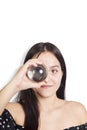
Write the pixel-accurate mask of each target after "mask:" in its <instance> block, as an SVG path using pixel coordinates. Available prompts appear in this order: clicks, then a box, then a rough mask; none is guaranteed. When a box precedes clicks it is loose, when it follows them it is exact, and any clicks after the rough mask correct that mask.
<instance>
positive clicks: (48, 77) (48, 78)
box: [44, 72, 50, 82]
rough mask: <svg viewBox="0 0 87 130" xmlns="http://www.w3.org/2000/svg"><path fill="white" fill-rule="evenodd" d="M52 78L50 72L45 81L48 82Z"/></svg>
mask: <svg viewBox="0 0 87 130" xmlns="http://www.w3.org/2000/svg"><path fill="white" fill-rule="evenodd" d="M49 80H50V74H49V72H48V74H47V77H46V78H45V80H44V81H45V82H48V81H49Z"/></svg>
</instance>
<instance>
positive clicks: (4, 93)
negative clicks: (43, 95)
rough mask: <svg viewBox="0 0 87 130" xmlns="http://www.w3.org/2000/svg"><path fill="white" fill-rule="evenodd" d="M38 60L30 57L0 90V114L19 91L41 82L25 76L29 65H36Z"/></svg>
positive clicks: (36, 85)
mask: <svg viewBox="0 0 87 130" xmlns="http://www.w3.org/2000/svg"><path fill="white" fill-rule="evenodd" d="M38 63H39V61H38V60H37V59H32V60H29V61H28V62H26V63H25V64H24V65H23V66H22V67H20V68H19V70H18V71H17V73H16V74H15V76H14V77H13V79H12V80H11V81H10V82H9V83H8V84H7V85H6V86H5V87H4V88H3V89H2V90H1V91H0V115H1V114H2V112H3V110H4V108H5V107H6V106H7V104H8V102H9V101H10V99H11V98H12V97H13V96H14V95H15V94H16V93H17V92H19V91H21V90H24V89H28V88H38V87H40V86H41V84H42V82H40V83H36V82H33V81H31V80H29V79H28V78H27V76H26V73H27V69H28V67H29V66H31V65H37V64H38Z"/></svg>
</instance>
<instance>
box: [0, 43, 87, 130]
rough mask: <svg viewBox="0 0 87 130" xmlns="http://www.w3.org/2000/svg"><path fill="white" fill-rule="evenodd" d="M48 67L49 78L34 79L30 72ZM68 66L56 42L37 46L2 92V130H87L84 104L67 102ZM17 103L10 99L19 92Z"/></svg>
mask: <svg viewBox="0 0 87 130" xmlns="http://www.w3.org/2000/svg"><path fill="white" fill-rule="evenodd" d="M38 65H44V66H45V67H46V70H47V77H46V78H45V79H44V80H43V81H40V82H36V81H33V80H31V79H30V78H29V77H28V75H27V72H28V69H29V68H30V67H31V66H35V67H37V66H38ZM65 82H66V66H65V61H64V58H63V56H62V54H61V52H60V50H59V49H58V48H57V47H56V46H55V45H53V44H52V43H48V42H46V43H42V42H41V43H37V44H35V45H34V46H33V47H31V48H30V50H29V51H28V53H27V55H26V57H25V60H24V64H23V65H22V66H21V67H20V68H19V70H18V71H17V73H16V75H15V76H14V77H13V79H12V80H11V81H10V82H9V83H8V84H7V85H6V86H5V87H4V88H3V89H2V90H1V92H0V115H1V116H0V130H71V129H72V130H78V129H80V130H87V124H86V122H87V113H86V109H85V108H84V106H83V105H82V104H81V103H78V102H74V101H66V100H65ZM17 92H19V94H18V98H17V102H14V103H12V102H10V103H9V100H10V99H11V98H12V97H13V96H14V95H15V94H16V93H17Z"/></svg>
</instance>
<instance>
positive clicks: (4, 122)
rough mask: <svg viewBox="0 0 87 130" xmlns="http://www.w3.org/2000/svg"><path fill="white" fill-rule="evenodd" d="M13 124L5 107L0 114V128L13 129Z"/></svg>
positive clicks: (1, 129) (3, 129) (0, 129)
mask: <svg viewBox="0 0 87 130" xmlns="http://www.w3.org/2000/svg"><path fill="white" fill-rule="evenodd" d="M15 126H16V124H15V122H14V120H13V118H12V116H11V114H10V113H9V112H8V111H7V110H6V109H5V110H4V111H3V113H2V115H1V116H0V130H15Z"/></svg>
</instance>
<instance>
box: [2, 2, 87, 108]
mask: <svg viewBox="0 0 87 130" xmlns="http://www.w3.org/2000/svg"><path fill="white" fill-rule="evenodd" d="M46 41H48V42H52V43H54V44H56V45H57V46H58V47H59V49H60V50H61V52H62V53H63V55H64V58H65V61H66V66H67V84H66V98H67V100H75V101H79V102H81V103H82V104H84V105H85V106H86V108H87V46H86V44H87V2H86V0H59V1H58V0H30V1H29V0H14V1H13V0H1V1H0V88H2V87H3V86H4V85H5V84H6V83H7V82H8V81H9V80H10V79H11V78H12V76H13V75H14V73H15V72H16V70H17V69H18V68H19V67H20V65H21V64H22V63H23V59H24V56H25V54H26V52H27V50H28V48H29V47H30V46H31V45H33V44H34V43H37V42H46Z"/></svg>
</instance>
